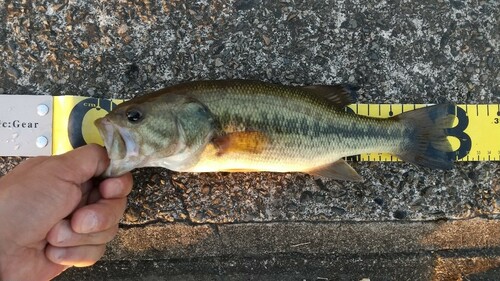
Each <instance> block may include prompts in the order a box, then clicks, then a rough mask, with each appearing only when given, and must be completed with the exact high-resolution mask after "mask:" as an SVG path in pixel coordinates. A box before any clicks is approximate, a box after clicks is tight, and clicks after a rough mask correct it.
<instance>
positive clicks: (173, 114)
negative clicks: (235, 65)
mask: <svg viewBox="0 0 500 281" xmlns="http://www.w3.org/2000/svg"><path fill="white" fill-rule="evenodd" d="M353 102H355V100H354V91H353V88H352V87H350V86H346V85H331V86H324V85H314V86H303V87H292V86H283V85H275V84H269V83H264V82H257V81H245V80H228V81H199V82H190V83H185V84H180V85H175V86H172V87H169V88H165V89H162V90H159V91H157V92H153V93H150V94H146V95H144V96H140V97H136V98H133V99H131V100H129V101H127V102H124V103H122V104H120V105H118V106H117V107H116V108H115V109H114V110H113V111H111V112H110V113H109V114H108V115H106V116H105V117H103V118H101V119H99V120H96V125H97V127H98V129H99V132H100V134H101V136H102V137H103V139H104V143H105V146H106V148H107V151H108V154H109V158H110V159H111V164H110V166H109V168H108V170H107V171H106V172H105V176H111V177H112V176H118V175H121V174H123V173H125V172H127V171H130V170H132V169H134V168H138V167H152V166H159V167H165V168H167V169H170V170H173V171H179V172H217V171H230V172H233V171H239V172H241V171H270V172H303V173H308V174H313V175H319V176H324V177H329V178H334V179H340V180H352V181H359V180H361V177H360V176H359V175H358V173H356V171H355V170H354V169H353V168H352V167H351V166H350V165H349V164H347V163H346V162H345V161H344V160H342V158H343V157H345V156H350V155H356V154H360V153H368V152H386V153H391V154H393V155H395V156H397V157H399V158H400V159H402V160H404V161H408V162H411V163H415V164H418V165H423V166H427V167H431V168H438V169H450V168H451V167H452V164H453V162H452V157H451V156H450V153H448V152H450V151H451V145H450V143H449V141H448V140H447V137H446V129H447V128H449V127H451V125H452V122H453V119H454V116H453V115H451V114H449V113H448V108H449V106H450V105H449V104H441V105H435V106H430V107H426V108H421V109H417V110H413V111H410V112H406V113H403V114H400V115H397V116H394V117H392V118H388V119H380V118H369V117H363V116H359V115H355V114H350V113H346V112H345V110H344V109H343V108H344V107H345V106H346V105H348V104H351V103H353Z"/></svg>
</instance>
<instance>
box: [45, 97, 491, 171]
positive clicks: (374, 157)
mask: <svg viewBox="0 0 500 281" xmlns="http://www.w3.org/2000/svg"><path fill="white" fill-rule="evenodd" d="M121 102H123V100H109V99H98V98H88V97H78V96H59V97H54V104H53V114H54V115H53V116H54V117H53V120H54V121H53V148H52V154H54V155H56V154H61V153H64V152H67V151H69V150H72V149H73V148H75V147H78V146H81V145H84V144H86V143H100V144H102V140H101V138H100V136H99V133H98V131H97V128H95V126H94V120H96V119H97V118H100V117H103V116H104V115H106V114H107V113H108V112H109V111H111V110H112V109H113V108H114V107H115V106H116V105H118V104H119V103H121ZM425 106H427V105H425V104H352V105H350V106H349V107H348V108H347V109H346V110H347V111H351V112H353V113H356V114H360V115H365V116H370V117H376V118H388V117H391V116H394V115H397V114H400V113H402V112H405V111H410V110H414V109H417V108H420V107H425ZM450 113H451V114H454V115H455V116H456V118H455V123H454V125H453V128H451V129H449V130H448V135H449V139H450V142H451V143H452V147H453V149H454V152H453V153H454V154H455V155H456V159H457V160H458V161H500V104H495V105H493V104H460V105H457V106H456V107H453V106H452V107H451V108H450ZM351 159H352V160H355V161H398V159H397V157H395V156H392V155H390V154H385V153H367V154H362V155H357V156H353V157H351Z"/></svg>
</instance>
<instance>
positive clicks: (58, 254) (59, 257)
mask: <svg viewBox="0 0 500 281" xmlns="http://www.w3.org/2000/svg"><path fill="white" fill-rule="evenodd" d="M51 252H52V253H51V254H52V257H53V258H54V259H55V260H56V261H59V262H61V261H64V258H65V257H66V249H64V248H58V247H53V248H52V249H51Z"/></svg>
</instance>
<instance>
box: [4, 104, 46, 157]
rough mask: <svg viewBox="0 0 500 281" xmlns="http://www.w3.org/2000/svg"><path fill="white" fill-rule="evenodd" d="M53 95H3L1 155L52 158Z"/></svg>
mask: <svg viewBox="0 0 500 281" xmlns="http://www.w3.org/2000/svg"><path fill="white" fill-rule="evenodd" d="M52 111H53V108H52V96H33V95H0V155H1V156H38V155H52Z"/></svg>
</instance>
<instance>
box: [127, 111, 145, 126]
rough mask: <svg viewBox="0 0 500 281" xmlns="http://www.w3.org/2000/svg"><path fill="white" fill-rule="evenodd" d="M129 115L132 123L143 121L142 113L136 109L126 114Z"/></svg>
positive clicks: (128, 117)
mask: <svg viewBox="0 0 500 281" xmlns="http://www.w3.org/2000/svg"><path fill="white" fill-rule="evenodd" d="M125 114H126V115H127V119H128V121H130V122H131V123H137V122H139V121H141V120H142V112H141V111H140V110H138V109H136V108H131V109H129V110H127V112H126V113H125Z"/></svg>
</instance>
